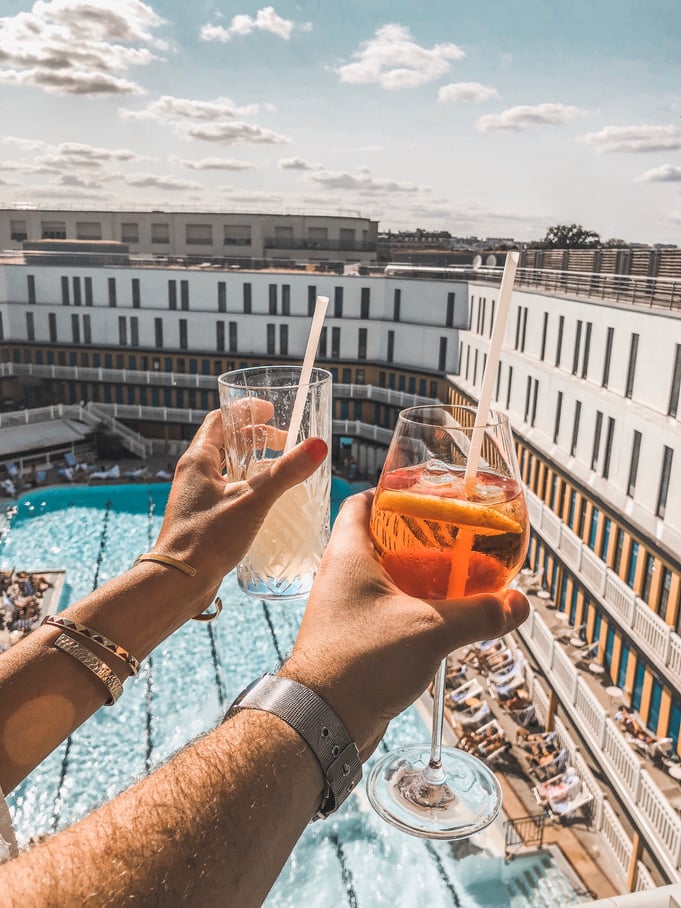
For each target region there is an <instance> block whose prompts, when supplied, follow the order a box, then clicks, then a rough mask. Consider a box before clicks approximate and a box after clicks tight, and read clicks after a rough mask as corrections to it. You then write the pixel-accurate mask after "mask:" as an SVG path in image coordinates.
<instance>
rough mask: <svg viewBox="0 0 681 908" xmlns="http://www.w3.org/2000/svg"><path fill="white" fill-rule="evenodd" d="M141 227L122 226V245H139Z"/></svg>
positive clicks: (135, 225)
mask: <svg viewBox="0 0 681 908" xmlns="http://www.w3.org/2000/svg"><path fill="white" fill-rule="evenodd" d="M139 241H140V234H139V225H138V224H132V223H131V224H121V243H139Z"/></svg>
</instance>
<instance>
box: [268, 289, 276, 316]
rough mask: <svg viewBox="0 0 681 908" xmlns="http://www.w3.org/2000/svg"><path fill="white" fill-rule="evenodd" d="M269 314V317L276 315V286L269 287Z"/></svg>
mask: <svg viewBox="0 0 681 908" xmlns="http://www.w3.org/2000/svg"><path fill="white" fill-rule="evenodd" d="M268 290H269V313H270V315H276V314H277V285H276V284H270V285H269V288H268Z"/></svg>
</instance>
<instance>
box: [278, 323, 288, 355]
mask: <svg viewBox="0 0 681 908" xmlns="http://www.w3.org/2000/svg"><path fill="white" fill-rule="evenodd" d="M279 353H280V354H281V355H282V356H288V325H279Z"/></svg>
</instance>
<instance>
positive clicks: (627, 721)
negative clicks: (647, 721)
mask: <svg viewBox="0 0 681 908" xmlns="http://www.w3.org/2000/svg"><path fill="white" fill-rule="evenodd" d="M615 718H616V719H617V718H619V721H620V723H621V724H622V727H623V728H624V730H625V731H626V732H628V733H629V734H630V735H631V736H632V737H634V738H636V739H637V740H638V741H643V743H644V744H653V743H654V742H655V741H656V740H657V738H656V737H655V735H651V734H649V733H648V732H647V731H646V730H645V728H643V726H642V725H641V724H640V723H639V722H637V721H636V719H635V718H634V717H633V716H632V715H631V713H628V712H627V711H626V709H624V707H622V709H621V710H619V712H618V713H617V714H616V715H615Z"/></svg>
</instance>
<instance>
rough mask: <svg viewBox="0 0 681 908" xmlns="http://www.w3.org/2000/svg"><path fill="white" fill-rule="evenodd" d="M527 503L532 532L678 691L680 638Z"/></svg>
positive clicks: (544, 512) (571, 536) (533, 500)
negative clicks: (580, 582) (543, 541)
mask: <svg viewBox="0 0 681 908" xmlns="http://www.w3.org/2000/svg"><path fill="white" fill-rule="evenodd" d="M527 500H528V508H529V514H530V521H531V523H532V528H533V529H534V530H535V532H537V533H538V534H539V535H540V536H541V537H542V538H543V539H545V540H546V541H547V542H548V543H549V544H550V545H551V547H552V548H553V550H554V551H555V552H556V554H557V555H559V556H560V559H561V561H563V562H564V563H565V564H566V566H567V567H568V568H569V569H570V570H571V571H572V572H573V573H574V574H575V575H576V576H578V577H579V578H580V580H582V581H586V583H587V585H588V588H589V592H590V593H591V595H592V596H593V597H594V598H595V599H596V600H597V601H598V603H599V605H600V606H601V607H602V608H603V609H604V611H606V612H607V613H608V614H609V615H610V616H611V617H612V618H614V619H615V621H616V622H617V623H618V624H619V625H620V627H621V628H622V629H624V630H626V631H627V633H628V634H629V636H630V637H631V639H632V641H633V642H634V644H635V645H636V646H637V647H638V648H639V649H640V650H641V652H642V653H643V654H644V655H645V656H646V658H647V659H648V661H649V662H650V663H651V665H653V666H654V667H657V669H658V671H660V673H661V674H662V675H664V676H665V677H666V678H668V679H669V681H670V682H671V683H672V684H673V683H676V687H677V689H680V681H679V679H681V637H680V636H679V635H678V634H676V633H675V632H674V631H673V629H672V628H671V627H670V626H669V625H668V624H665V622H664V621H663V620H662V618H660V616H659V615H656V614H655V612H653V611H652V609H651V608H650V607H649V606H648V605H647V604H646V603H645V602H644V601H643V600H642V599H640V598H639V597H638V596H637V595H636V594H635V593H634V591H633V590H632V589H630V587H628V586H627V585H626V583H625V582H624V581H623V580H622V579H621V578H620V577H618V576H617V574H615V572H614V571H612V570H611V569H610V568H609V567H608V566H607V565H606V564H605V563H604V562H603V561H601V559H600V558H599V557H598V556H597V555H596V554H595V553H594V552H593V551H592V550H591V549H590V548H589V547H588V545H586V543H584V542H582V540H581V539H580V538H579V537H578V536H577V535H576V534H575V533H573V532H572V530H570V529H569V528H568V527H567V526H566V525H565V524H564V523H561V522H560V521H558V518H557V517H556V515H555V514H554V513H553V511H551V510H550V509H549V508H548V507H546V505H544V504H543V502H542V501H541V500H540V499H539V498H538V497H537V496H536V495H534V494H533V493H532V492H530V491H529V490H528V491H527ZM557 521H558V532H556V522H557Z"/></svg>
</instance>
